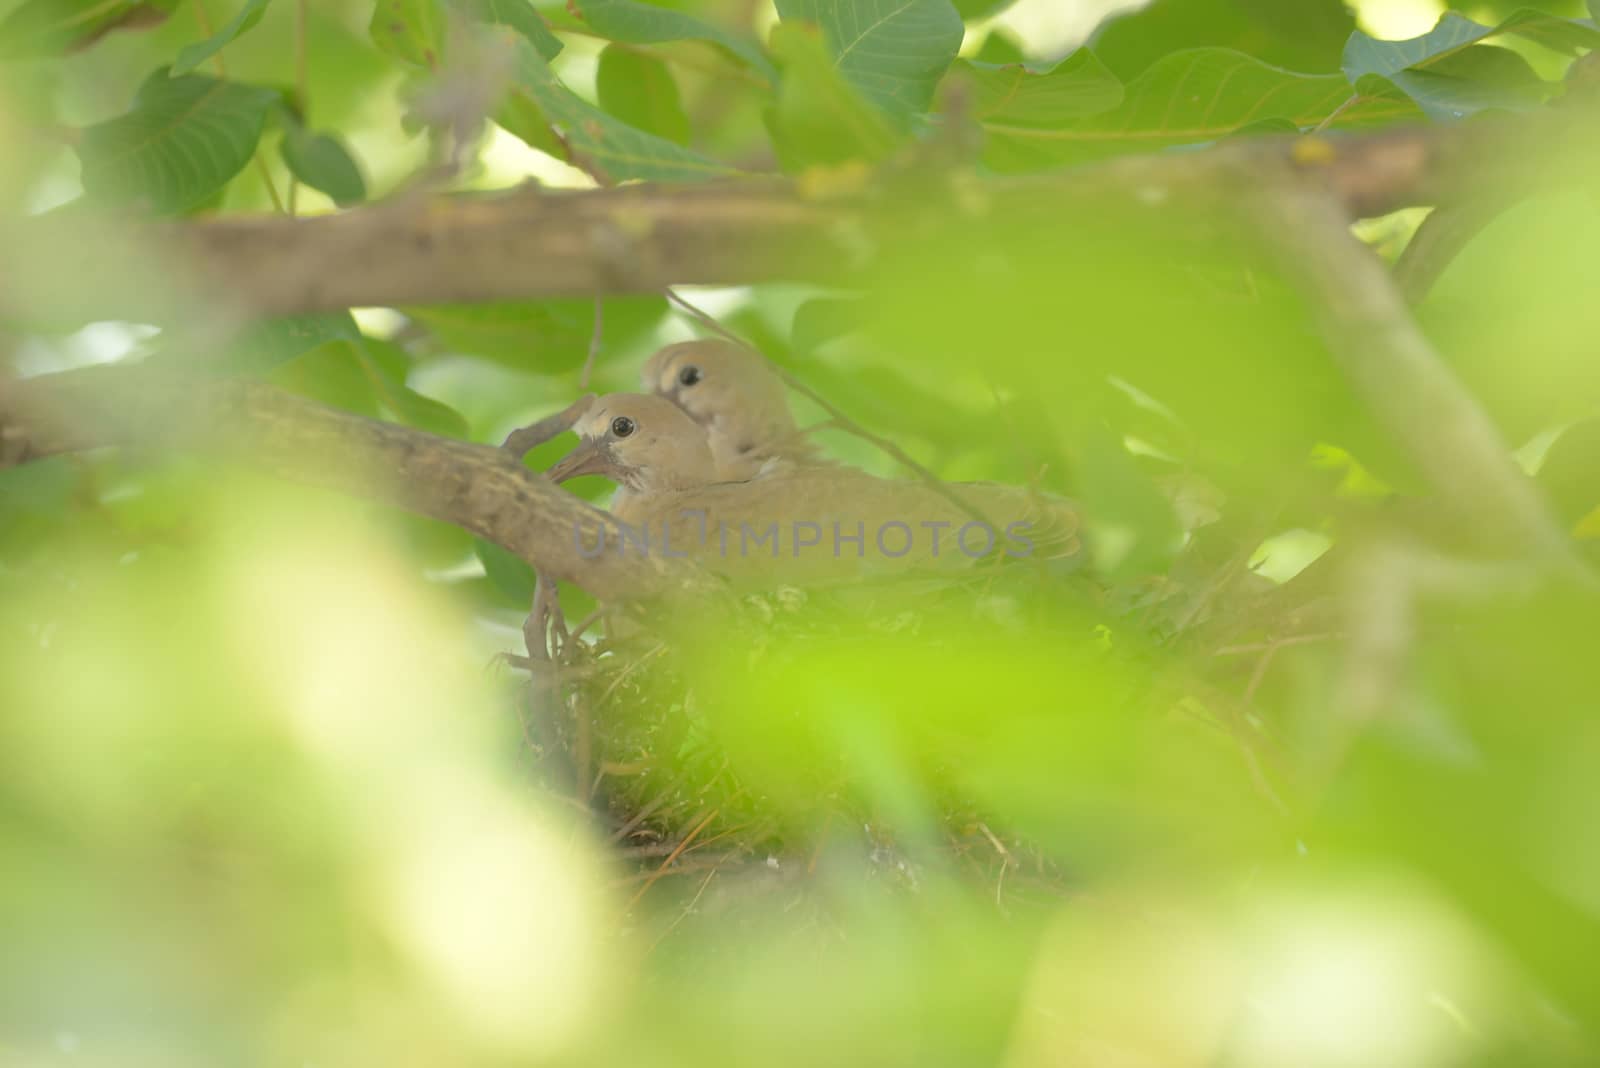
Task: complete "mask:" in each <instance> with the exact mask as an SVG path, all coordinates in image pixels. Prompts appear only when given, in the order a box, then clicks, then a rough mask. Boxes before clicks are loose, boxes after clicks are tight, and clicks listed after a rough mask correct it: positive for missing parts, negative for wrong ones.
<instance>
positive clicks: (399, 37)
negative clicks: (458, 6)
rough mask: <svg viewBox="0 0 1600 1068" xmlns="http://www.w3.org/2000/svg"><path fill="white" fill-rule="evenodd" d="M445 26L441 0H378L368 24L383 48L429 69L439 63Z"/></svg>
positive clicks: (396, 56) (375, 39)
mask: <svg viewBox="0 0 1600 1068" xmlns="http://www.w3.org/2000/svg"><path fill="white" fill-rule="evenodd" d="M444 29H445V22H444V11H443V9H442V8H441V7H440V3H439V0H378V2H377V4H376V5H375V6H374V7H373V9H372V22H371V23H370V24H369V26H368V32H369V33H370V34H371V35H372V43H373V44H375V45H377V46H378V48H379V49H380V50H381V51H383V52H386V53H387V54H389V55H391V56H393V57H395V58H396V59H398V60H400V61H401V62H404V63H411V64H414V65H416V66H419V67H427V68H428V69H429V70H433V69H434V68H436V67H437V66H438V65H439V57H440V55H441V54H442V53H443V50H444Z"/></svg>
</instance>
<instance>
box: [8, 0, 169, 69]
mask: <svg viewBox="0 0 1600 1068" xmlns="http://www.w3.org/2000/svg"><path fill="white" fill-rule="evenodd" d="M176 4H177V0H155V2H147V0H24V2H23V3H22V4H21V5H19V6H17V7H15V8H13V9H12V10H11V12H10V13H9V14H7V15H6V17H5V19H4V20H3V21H0V59H24V58H29V57H35V56H47V55H51V54H53V53H57V52H64V51H69V50H71V49H75V48H82V47H83V46H85V45H87V44H90V43H92V42H94V41H95V40H97V39H98V38H99V37H101V36H102V35H104V34H106V33H108V32H110V31H111V30H115V29H118V28H119V27H124V26H126V27H142V26H149V25H154V24H155V23H158V22H161V21H162V20H163V19H165V18H166V17H167V14H168V13H169V12H170V11H171V10H172V9H173V7H174V6H176Z"/></svg>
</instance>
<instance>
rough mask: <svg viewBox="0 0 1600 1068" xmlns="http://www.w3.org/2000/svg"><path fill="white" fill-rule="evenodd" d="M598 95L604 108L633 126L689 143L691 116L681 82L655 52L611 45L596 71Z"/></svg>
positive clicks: (675, 140) (601, 57)
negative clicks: (634, 50) (684, 102)
mask: <svg viewBox="0 0 1600 1068" xmlns="http://www.w3.org/2000/svg"><path fill="white" fill-rule="evenodd" d="M595 95H596V97H597V98H598V100H599V102H600V106H601V107H602V108H604V109H605V110H606V111H608V112H609V113H611V114H612V115H615V116H616V117H617V118H619V119H621V120H622V121H623V122H626V123H628V124H629V125H630V126H636V127H638V128H639V129H641V130H643V131H645V132H646V133H650V134H654V135H656V136H657V137H663V138H665V139H667V140H668V141H672V142H674V143H676V144H680V145H686V144H688V143H689V116H688V115H686V114H684V111H683V101H682V100H681V99H680V98H679V95H678V83H677V82H675V81H673V80H672V71H671V70H669V69H668V68H667V65H666V64H665V63H663V62H662V61H661V60H660V59H657V58H656V57H655V56H650V55H645V54H643V53H640V52H633V51H629V50H628V49H626V48H621V47H619V46H617V45H607V46H606V47H605V49H604V50H603V51H602V52H601V53H600V63H599V68H598V69H597V70H596V71H595Z"/></svg>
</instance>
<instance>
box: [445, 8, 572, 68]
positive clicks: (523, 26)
mask: <svg viewBox="0 0 1600 1068" xmlns="http://www.w3.org/2000/svg"><path fill="white" fill-rule="evenodd" d="M449 2H450V4H451V6H453V7H454V8H456V9H457V10H458V11H464V12H466V13H467V14H468V15H470V16H472V17H473V18H475V19H477V20H478V21H480V22H489V23H496V24H498V25H502V26H510V27H511V28H512V29H514V30H516V31H517V32H518V33H520V34H522V36H524V37H526V38H527V39H528V42H529V43H530V44H532V45H533V47H534V48H535V49H536V50H537V51H538V53H539V54H540V55H541V56H543V57H544V58H545V59H554V58H556V56H557V55H559V54H560V52H561V39H560V38H559V37H557V36H556V35H555V34H553V33H551V32H550V27H549V26H546V25H545V21H544V18H543V17H542V16H541V15H540V14H539V12H538V11H536V10H534V7H533V5H532V4H531V3H530V2H529V0H449Z"/></svg>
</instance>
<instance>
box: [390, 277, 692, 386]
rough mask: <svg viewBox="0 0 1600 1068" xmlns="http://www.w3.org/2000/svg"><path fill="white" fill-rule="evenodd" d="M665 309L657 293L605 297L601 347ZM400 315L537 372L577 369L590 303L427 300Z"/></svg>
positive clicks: (454, 343)
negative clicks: (426, 304)
mask: <svg viewBox="0 0 1600 1068" xmlns="http://www.w3.org/2000/svg"><path fill="white" fill-rule="evenodd" d="M666 310H667V303H666V301H665V300H664V299H663V298H661V297H654V296H641V297H611V298H608V299H607V300H605V302H604V307H603V310H602V312H601V341H602V351H615V350H616V349H617V348H620V347H622V346H625V345H627V344H629V343H630V342H632V341H633V340H635V339H636V338H638V337H639V336H640V335H642V334H643V333H644V332H645V331H647V330H650V329H652V328H654V327H655V325H656V324H657V323H659V322H660V321H661V317H662V316H663V315H665V314H666ZM406 314H407V315H409V316H410V317H411V318H413V319H415V320H416V321H417V322H419V323H422V324H423V325H424V326H426V327H427V328H428V329H429V330H430V331H432V332H433V334H434V335H435V336H436V337H437V338H438V339H439V340H440V341H441V342H443V343H444V345H445V346H447V347H448V348H449V349H451V350H452V351H454V352H460V353H465V354H467V355H471V356H480V357H482V358H484V359H487V360H492V361H493V362H495V363H498V364H502V365H504V366H507V367H514V368H517V369H519V370H532V371H538V372H540V373H543V374H555V373H559V372H563V371H571V370H575V369H577V368H579V367H582V366H583V363H584V361H585V360H586V359H587V358H588V355H589V344H590V340H591V338H592V337H593V336H594V301H593V300H589V299H586V298H578V299H571V300H538V301H522V302H519V303H514V304H511V303H502V304H433V305H429V306H427V307H424V308H412V309H407V311H406Z"/></svg>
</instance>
